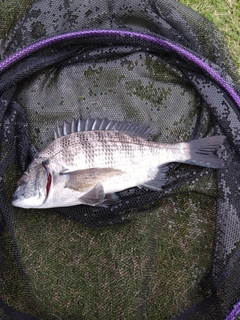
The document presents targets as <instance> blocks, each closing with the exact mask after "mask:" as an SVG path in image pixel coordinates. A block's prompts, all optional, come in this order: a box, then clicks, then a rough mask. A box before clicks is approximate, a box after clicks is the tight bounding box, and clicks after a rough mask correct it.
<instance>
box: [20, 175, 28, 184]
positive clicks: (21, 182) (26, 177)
mask: <svg viewBox="0 0 240 320" xmlns="http://www.w3.org/2000/svg"><path fill="white" fill-rule="evenodd" d="M27 180H28V175H27V173H24V174H23V175H22V176H21V178H20V179H19V180H18V185H19V186H22V185H24V184H25V183H26V182H27Z"/></svg>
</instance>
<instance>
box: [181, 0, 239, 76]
mask: <svg viewBox="0 0 240 320" xmlns="http://www.w3.org/2000/svg"><path fill="white" fill-rule="evenodd" d="M180 2H181V3H182V4H184V5H186V6H188V7H190V8H192V9H193V10H195V11H197V12H198V13H200V14H201V15H203V16H204V17H206V18H207V19H209V20H210V21H212V22H213V23H214V24H215V25H216V26H217V27H218V28H219V30H220V31H221V32H222V34H223V36H224V38H225V40H226V42H227V44H228V47H229V49H230V52H231V54H232V56H233V59H234V61H235V63H236V65H237V68H238V72H240V56H239V48H240V2H239V1H238V0H218V1H215V0H203V1H200V0H180Z"/></svg>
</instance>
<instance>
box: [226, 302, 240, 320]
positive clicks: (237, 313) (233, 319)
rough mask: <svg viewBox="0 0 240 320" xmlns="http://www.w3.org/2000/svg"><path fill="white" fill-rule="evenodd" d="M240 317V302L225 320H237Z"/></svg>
mask: <svg viewBox="0 0 240 320" xmlns="http://www.w3.org/2000/svg"><path fill="white" fill-rule="evenodd" d="M238 316H240V301H239V302H238V303H237V304H235V306H234V308H233V310H232V311H231V312H230V313H229V314H228V316H227V317H226V318H225V320H236V319H237V317H238Z"/></svg>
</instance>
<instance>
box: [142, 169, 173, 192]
mask: <svg viewBox="0 0 240 320" xmlns="http://www.w3.org/2000/svg"><path fill="white" fill-rule="evenodd" d="M158 169H159V170H158V172H157V174H156V176H155V177H154V178H153V179H151V180H149V181H146V182H144V183H142V184H141V185H140V187H144V188H147V189H149V190H153V191H161V190H162V187H163V186H164V185H165V184H166V173H167V171H168V166H167V165H163V166H160V167H159V168H158Z"/></svg>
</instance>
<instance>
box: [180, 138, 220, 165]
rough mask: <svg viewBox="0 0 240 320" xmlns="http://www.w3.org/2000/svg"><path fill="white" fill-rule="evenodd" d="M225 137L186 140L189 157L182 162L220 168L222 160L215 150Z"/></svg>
mask: <svg viewBox="0 0 240 320" xmlns="http://www.w3.org/2000/svg"><path fill="white" fill-rule="evenodd" d="M225 138H226V137H225V136H212V137H207V138H202V139H198V140H193V141H190V142H188V143H187V144H188V147H189V159H187V160H186V161H184V162H186V163H189V164H195V165H198V166H203V167H209V168H216V169H217V168H222V167H223V166H224V162H223V160H222V159H221V158H220V157H219V156H218V154H217V150H218V149H219V147H220V146H221V145H222V144H223V142H224V140H225Z"/></svg>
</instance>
